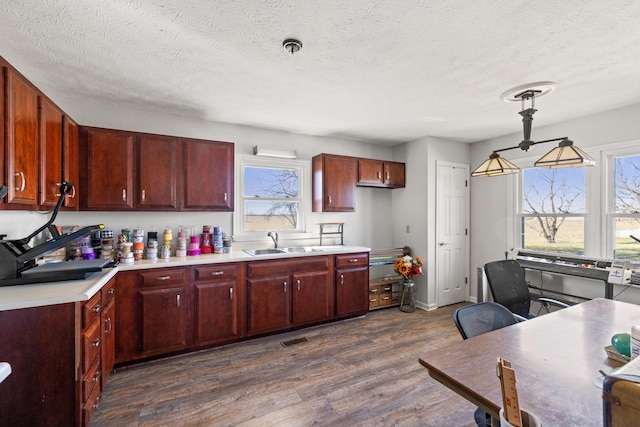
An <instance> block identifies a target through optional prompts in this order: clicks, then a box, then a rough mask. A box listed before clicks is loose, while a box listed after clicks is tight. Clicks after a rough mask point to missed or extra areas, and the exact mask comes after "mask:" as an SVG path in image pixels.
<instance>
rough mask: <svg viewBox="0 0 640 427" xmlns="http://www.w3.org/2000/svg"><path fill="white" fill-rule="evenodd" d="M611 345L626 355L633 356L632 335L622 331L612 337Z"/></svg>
mask: <svg viewBox="0 0 640 427" xmlns="http://www.w3.org/2000/svg"><path fill="white" fill-rule="evenodd" d="M611 345H612V346H613V348H615V349H616V351H617V352H618V353H620V354H624V355H625V356H631V336H630V335H629V334H628V333H626V332H622V333H619V334H615V335H614V336H612V337H611Z"/></svg>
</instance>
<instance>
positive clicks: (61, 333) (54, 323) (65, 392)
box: [0, 303, 80, 427]
mask: <svg viewBox="0 0 640 427" xmlns="http://www.w3.org/2000/svg"><path fill="white" fill-rule="evenodd" d="M76 317H77V316H76V304H74V303H69V304H56V305H48V306H42V307H33V308H22V309H17V310H7V311H2V312H0V337H2V338H0V355H1V356H0V357H1V358H2V361H3V362H8V363H10V364H11V371H12V372H11V375H9V376H8V377H7V378H6V379H5V380H4V381H3V382H2V384H0V419H1V421H0V424H1V425H3V426H31V427H36V426H75V425H78V424H79V422H78V419H77V418H78V415H77V414H78V413H79V410H78V401H77V399H76V388H77V383H76V377H77V374H78V372H77V364H76V358H77V357H78V358H79V357H80V354H76V351H75V350H76V341H77V339H78V335H77V334H78V333H79V329H77V328H76ZM77 326H78V327H79V325H77Z"/></svg>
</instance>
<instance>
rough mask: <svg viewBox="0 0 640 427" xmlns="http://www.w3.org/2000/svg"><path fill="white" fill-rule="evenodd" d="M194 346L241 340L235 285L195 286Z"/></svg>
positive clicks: (233, 283)
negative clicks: (235, 339)
mask: <svg viewBox="0 0 640 427" xmlns="http://www.w3.org/2000/svg"><path fill="white" fill-rule="evenodd" d="M194 291H195V310H196V312H195V340H196V344H210V343H215V342H220V341H226V340H231V339H234V338H238V337H239V336H240V328H239V313H238V303H237V301H238V297H239V296H238V292H237V286H236V282H235V281H224V282H218V283H203V284H196V285H195V288H194Z"/></svg>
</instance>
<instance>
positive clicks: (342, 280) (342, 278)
mask: <svg viewBox="0 0 640 427" xmlns="http://www.w3.org/2000/svg"><path fill="white" fill-rule="evenodd" d="M340 284H341V285H344V274H341V275H340Z"/></svg>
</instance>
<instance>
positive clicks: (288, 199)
mask: <svg viewBox="0 0 640 427" xmlns="http://www.w3.org/2000/svg"><path fill="white" fill-rule="evenodd" d="M300 176H301V170H300V169H298V168H287V167H262V166H249V165H244V166H243V194H242V199H243V207H244V216H243V226H244V231H265V230H289V231H294V230H300V228H301V224H300V202H301V200H300Z"/></svg>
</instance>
